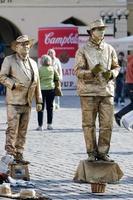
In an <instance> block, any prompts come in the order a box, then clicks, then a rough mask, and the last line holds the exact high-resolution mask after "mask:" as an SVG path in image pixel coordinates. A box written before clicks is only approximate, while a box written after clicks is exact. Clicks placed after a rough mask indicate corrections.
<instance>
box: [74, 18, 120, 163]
mask: <svg viewBox="0 0 133 200" xmlns="http://www.w3.org/2000/svg"><path fill="white" fill-rule="evenodd" d="M87 32H88V34H89V39H88V41H87V42H86V44H85V45H84V46H83V47H81V48H79V49H78V50H77V52H76V57H75V66H74V71H75V74H76V76H77V91H78V94H79V96H80V101H81V109H82V127H83V131H84V138H85V143H86V150H87V154H88V161H95V160H103V161H113V160H111V159H110V158H109V155H108V153H109V148H110V141H111V134H112V126H113V111H114V110H113V102H114V80H115V78H116V77H117V75H118V73H119V65H118V59H117V55H116V52H115V50H114V48H113V47H112V46H111V45H109V44H107V43H106V42H105V41H104V34H105V25H104V23H103V21H102V19H98V20H95V21H93V22H92V23H90V24H89V26H88V30H87ZM97 118H98V123H99V137H98V139H96V121H97Z"/></svg>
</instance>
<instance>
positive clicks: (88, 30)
mask: <svg viewBox="0 0 133 200" xmlns="http://www.w3.org/2000/svg"><path fill="white" fill-rule="evenodd" d="M95 28H107V26H96V27H93V28H91V29H89V28H88V29H87V33H88V32H90V31H91V30H93V29H95Z"/></svg>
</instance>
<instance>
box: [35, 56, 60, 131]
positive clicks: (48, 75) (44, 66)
mask: <svg viewBox="0 0 133 200" xmlns="http://www.w3.org/2000/svg"><path fill="white" fill-rule="evenodd" d="M40 63H41V66H40V68H39V76H40V84H41V92H42V98H43V104H42V110H41V111H39V112H38V113H37V114H38V128H37V130H38V131H42V130H43V115H44V108H45V104H46V110H47V129H48V130H52V129H53V126H52V121H53V102H54V98H55V81H59V74H58V72H57V71H56V70H55V68H54V67H53V65H52V59H51V57H50V56H49V55H42V57H41V60H40Z"/></svg>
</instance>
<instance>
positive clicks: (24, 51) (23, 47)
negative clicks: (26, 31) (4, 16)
mask: <svg viewBox="0 0 133 200" xmlns="http://www.w3.org/2000/svg"><path fill="white" fill-rule="evenodd" d="M29 51H30V43H29V42H20V43H18V44H17V46H16V52H17V53H18V54H19V55H21V56H26V55H28V54H29Z"/></svg>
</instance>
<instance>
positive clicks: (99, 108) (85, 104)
mask: <svg viewBox="0 0 133 200" xmlns="http://www.w3.org/2000/svg"><path fill="white" fill-rule="evenodd" d="M80 101H81V109H82V127H83V131H84V138H85V143H86V149H87V153H94V154H95V153H96V154H107V153H108V151H109V148H110V140H111V134H112V127H113V113H114V106H113V102H114V98H113V97H100V96H94V97H93V96H91V97H90V96H87V97H80ZM96 124H99V127H98V128H99V130H98V131H99V135H98V136H97V133H96V132H97V131H96V130H97V129H96Z"/></svg>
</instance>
